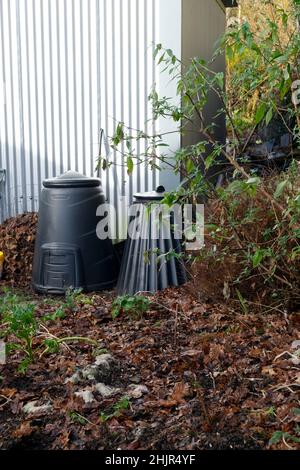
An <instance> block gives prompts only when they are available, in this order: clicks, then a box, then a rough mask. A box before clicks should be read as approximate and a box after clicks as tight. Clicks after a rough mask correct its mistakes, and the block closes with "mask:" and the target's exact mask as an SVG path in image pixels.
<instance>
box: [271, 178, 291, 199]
mask: <svg viewBox="0 0 300 470" xmlns="http://www.w3.org/2000/svg"><path fill="white" fill-rule="evenodd" d="M287 184H288V180H284V181H281V182H280V183H278V185H277V187H276V190H275V193H274V197H275V199H278V198H279V197H280V196H281V194H282V193H283V191H284V189H285V187H286V185H287Z"/></svg>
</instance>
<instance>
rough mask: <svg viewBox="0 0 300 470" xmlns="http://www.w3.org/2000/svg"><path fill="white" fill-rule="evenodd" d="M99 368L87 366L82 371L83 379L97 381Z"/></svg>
mask: <svg viewBox="0 0 300 470" xmlns="http://www.w3.org/2000/svg"><path fill="white" fill-rule="evenodd" d="M98 372H99V370H98V367H97V366H86V367H85V368H84V369H82V372H81V374H82V377H83V378H84V379H87V380H97V377H98Z"/></svg>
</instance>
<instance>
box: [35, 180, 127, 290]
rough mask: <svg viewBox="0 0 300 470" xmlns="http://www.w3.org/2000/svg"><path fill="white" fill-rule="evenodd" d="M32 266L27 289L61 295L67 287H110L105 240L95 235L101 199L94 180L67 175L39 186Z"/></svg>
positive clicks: (112, 273)
mask: <svg viewBox="0 0 300 470" xmlns="http://www.w3.org/2000/svg"><path fill="white" fill-rule="evenodd" d="M43 186H44V188H43V190H42V193H41V199H40V209H39V219H38V230H37V238H36V244H35V253H34V262H33V287H34V289H35V290H36V291H38V292H40V293H53V294H62V293H64V292H65V291H66V290H67V289H68V288H74V289H78V288H82V289H84V290H86V291H98V290H103V289H106V288H110V287H112V286H113V285H114V284H115V283H116V279H117V275H118V269H117V264H116V260H115V256H114V252H113V246H112V242H111V240H109V239H106V240H100V239H99V238H98V237H97V234H96V228H97V224H98V223H99V221H100V218H99V217H97V215H96V212H97V208H98V207H99V205H100V204H103V203H105V197H104V194H103V191H102V188H101V182H100V180H99V179H98V178H88V177H86V176H83V175H81V174H79V173H77V172H72V171H69V172H67V173H65V174H64V175H62V176H59V177H58V178H54V179H50V180H46V181H44V183H43Z"/></svg>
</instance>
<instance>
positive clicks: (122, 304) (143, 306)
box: [111, 295, 151, 319]
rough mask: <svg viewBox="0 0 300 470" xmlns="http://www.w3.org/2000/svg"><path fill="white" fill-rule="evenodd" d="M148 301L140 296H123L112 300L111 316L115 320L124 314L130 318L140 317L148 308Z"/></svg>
mask: <svg viewBox="0 0 300 470" xmlns="http://www.w3.org/2000/svg"><path fill="white" fill-rule="evenodd" d="M150 304H151V302H150V300H149V299H148V298H147V297H143V296H140V295H135V296H130V295H124V296H121V297H118V298H117V299H116V300H114V302H113V304H112V310H111V315H112V317H113V318H114V319H115V318H117V317H118V316H119V315H122V314H125V315H128V316H129V317H130V318H133V319H136V318H139V317H141V316H142V315H143V314H144V313H145V312H147V310H148V309H149V307H150Z"/></svg>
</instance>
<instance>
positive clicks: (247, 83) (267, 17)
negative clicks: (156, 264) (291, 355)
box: [99, 0, 300, 316]
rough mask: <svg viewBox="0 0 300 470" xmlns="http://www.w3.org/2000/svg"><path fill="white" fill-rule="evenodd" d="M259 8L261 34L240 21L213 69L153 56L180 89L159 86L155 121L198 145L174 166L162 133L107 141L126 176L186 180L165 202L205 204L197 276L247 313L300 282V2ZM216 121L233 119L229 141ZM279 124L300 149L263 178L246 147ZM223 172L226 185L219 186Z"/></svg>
mask: <svg viewBox="0 0 300 470" xmlns="http://www.w3.org/2000/svg"><path fill="white" fill-rule="evenodd" d="M261 3H262V4H263V6H264V8H265V14H264V15H263V14H260V15H259V18H257V21H256V22H255V27H254V25H251V22H249V21H248V20H245V19H244V18H241V21H237V22H235V24H234V25H233V26H231V27H230V28H229V30H228V31H227V32H226V34H225V36H224V37H223V38H222V41H221V46H220V48H219V49H218V50H217V51H216V53H215V55H214V58H213V60H212V61H210V62H207V61H205V60H203V59H202V58H199V57H195V58H193V59H191V60H190V61H189V63H185V64H183V63H182V62H181V60H180V59H178V58H177V57H176V56H175V55H174V53H173V52H172V50H170V49H164V48H163V46H162V44H158V45H157V47H156V49H155V57H156V58H157V60H158V66H159V67H163V72H164V73H168V74H169V76H170V79H171V80H173V81H175V82H176V84H177V94H178V100H177V103H176V102H175V101H174V100H171V99H170V98H168V97H160V96H159V95H158V93H157V91H156V90H155V89H153V90H152V91H151V94H150V96H149V99H150V100H151V102H152V108H153V116H154V119H162V120H163V119H167V120H170V119H172V120H173V121H174V122H175V123H177V129H176V130H175V131H174V132H179V133H181V134H182V135H183V136H184V135H186V134H187V133H188V132H191V133H192V134H193V136H194V137H193V141H194V142H196V143H194V144H192V145H188V146H186V147H184V148H181V149H179V150H178V151H177V152H175V154H174V158H173V160H171V159H170V158H169V154H168V153H166V151H165V147H168V145H167V144H166V143H165V141H164V133H157V134H155V135H151V134H149V133H147V132H145V131H144V130H138V131H134V130H133V129H131V128H128V127H126V125H125V124H124V123H122V122H121V123H119V124H118V126H117V128H116V132H115V134H114V136H113V137H112V139H111V145H112V147H113V149H114V150H115V151H118V152H120V153H121V156H122V158H123V162H124V165H126V166H127V171H128V173H129V174H130V173H132V171H133V169H134V164H135V162H136V164H140V163H141V161H143V162H145V163H147V164H149V165H150V166H151V168H159V167H160V166H161V164H162V163H163V164H166V163H167V165H168V166H169V167H172V168H173V171H174V172H175V173H180V174H181V175H182V182H181V184H180V186H179V187H178V188H177V190H176V191H173V192H172V193H168V194H166V196H165V198H164V200H163V201H162V202H164V203H166V204H169V205H172V204H173V203H175V202H178V201H180V202H185V201H187V202H193V203H195V202H197V201H201V202H202V201H203V200H206V201H207V200H208V201H209V202H208V206H209V208H208V211H206V213H207V214H210V215H209V220H208V221H207V227H206V236H207V242H208V244H209V245H210V247H209V246H207V247H206V249H205V250H203V251H202V252H201V255H200V257H199V259H198V261H199V262H200V265H199V266H198V271H197V273H198V275H199V276H200V277H201V275H202V277H203V273H204V272H205V273H206V274H207V273H208V276H209V275H211V276H212V277H213V278H214V288H215V289H216V287H217V283H216V282H215V278H218V281H220V283H221V285H222V290H223V294H224V296H225V298H229V297H230V296H233V295H234V296H235V297H236V298H237V299H238V301H239V303H240V304H241V305H242V308H243V310H244V311H245V309H246V308H247V305H246V303H245V301H244V300H245V298H246V300H247V299H248V300H250V299H252V298H253V293H254V294H257V295H259V298H260V300H261V299H262V298H263V297H266V296H267V297H270V296H271V297H273V296H274V298H276V299H277V300H278V301H279V302H282V301H284V302H288V298H289V297H290V296H291V293H292V294H293V299H294V301H296V300H297V298H298V297H299V285H300V283H299V277H298V271H299V263H298V259H299V252H300V248H299V233H300V225H299V215H300V214H299V202H300V188H299V185H298V179H299V170H298V166H297V163H296V162H295V161H294V157H295V156H297V155H299V154H300V145H299V139H298V136H299V133H300V114H299V107H298V106H297V105H296V104H295V102H293V100H292V91H293V85H294V80H295V79H297V78H300V77H299V76H298V74H299V50H300V35H299V19H300V5H299V2H298V0H297V1H296V0H294V1H292V0H291V1H288V2H285V3H286V5H285V8H283V7H281V6H280V3H279V2H277V1H274V0H263V2H261ZM266 12H267V13H266ZM251 13H252V12H251ZM224 48H225V49H226V54H227V58H228V61H229V63H230V64H231V66H230V67H229V69H230V70H229V72H230V73H229V83H228V85H226V80H225V76H224V74H223V73H219V72H215V70H214V60H215V59H216V58H217V57H218V56H219V55H220V54H223V53H224ZM232 64H234V66H232ZM212 97H214V98H215V99H216V100H218V102H219V103H220V108H219V110H218V112H217V114H216V116H214V117H213V118H212V119H211V120H209V122H208V121H207V119H206V117H205V116H206V113H205V108H206V107H207V106H208V105H209V100H210V99H211V98H212ZM220 114H224V115H225V116H226V118H227V125H228V130H229V135H230V142H227V143H224V142H220V141H218V138H217V134H216V128H217V126H218V123H219V116H220ZM278 119H281V125H282V126H283V128H284V132H287V133H289V134H290V135H291V137H292V139H293V142H294V147H293V148H291V149H290V155H287V158H288V157H289V159H290V161H289V163H290V164H291V168H290V171H289V172H288V173H286V174H283V175H282V176H278V175H277V176H274V175H273V176H270V172H269V173H268V174H267V175H268V176H266V175H265V174H263V175H261V174H259V173H258V171H257V168H256V167H255V165H253V164H252V163H251V159H250V158H249V157H248V156H247V154H245V150H246V149H247V147H248V145H249V142H250V140H251V138H252V137H253V135H254V134H255V131H256V129H257V128H258V127H259V126H264V125H266V124H267V125H268V124H270V123H271V122H272V121H273V120H275V121H277V120H278ZM140 140H144V141H145V142H146V151H145V152H144V153H143V154H138V155H137V153H136V148H137V147H138V146H137V145H135V144H136V142H139V141H140ZM296 143H297V145H298V148H295V144H296ZM124 144H125V145H124ZM167 151H168V149H167ZM99 163H100V164H101V159H100V162H99ZM102 163H105V162H102ZM106 163H107V162H106ZM220 174H222V175H223V183H222V187H221V188H220V187H219V188H218V189H217V188H216V187H215V182H216V179H217V177H218V175H220ZM261 176H263V177H261ZM205 265H206V267H207V269H206V270H205V269H204V267H205ZM204 281H205V279H204ZM206 281H207V279H206ZM199 288H200V289H202V288H203V287H202V283H201V282H199ZM127 301H128V299H125V300H124V305H123V304H122V301H121V300H119V301H117V303H116V304H115V306H114V310H113V315H115V316H117V315H118V314H119V313H120V312H122V311H123V310H126V305H127ZM129 303H130V302H129ZM129 309H130V308H129Z"/></svg>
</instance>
